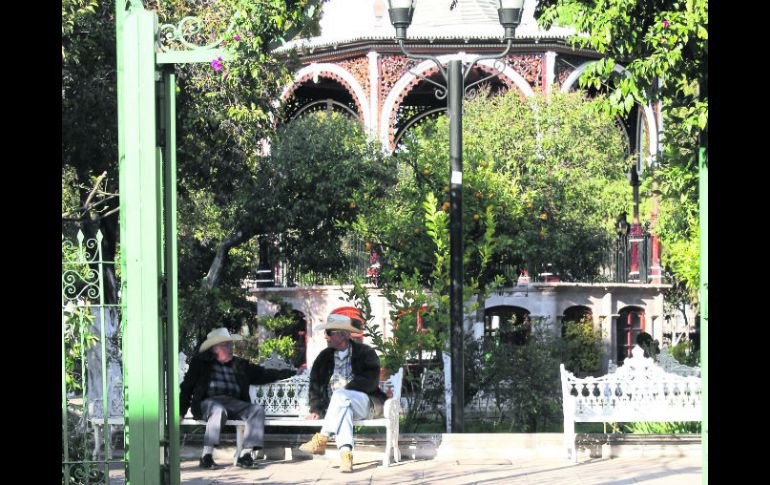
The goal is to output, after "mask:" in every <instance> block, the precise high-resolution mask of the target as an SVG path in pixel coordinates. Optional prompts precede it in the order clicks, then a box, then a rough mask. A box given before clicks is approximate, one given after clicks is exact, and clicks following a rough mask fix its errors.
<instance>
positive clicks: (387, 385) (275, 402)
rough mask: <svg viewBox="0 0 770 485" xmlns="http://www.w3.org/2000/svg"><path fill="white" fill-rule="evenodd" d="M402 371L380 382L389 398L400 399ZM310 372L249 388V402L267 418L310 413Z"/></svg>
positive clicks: (301, 415) (381, 387)
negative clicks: (259, 406)
mask: <svg viewBox="0 0 770 485" xmlns="http://www.w3.org/2000/svg"><path fill="white" fill-rule="evenodd" d="M403 377H404V369H403V368H402V369H399V370H398V372H397V373H395V374H393V375H392V376H391V377H390V378H388V379H387V380H384V381H380V389H382V391H383V392H385V394H387V395H388V397H389V398H391V397H392V398H393V399H397V400H400V399H401V383H402V381H403ZM309 386H310V372H309V371H307V370H306V371H305V372H304V373H302V374H300V375H296V376H292V377H289V378H288V379H283V380H280V381H276V382H272V383H270V384H263V385H261V386H251V387H250V388H249V394H250V396H251V402H256V403H259V404H261V405H262V406H263V407H264V408H265V415H267V416H300V417H304V416H306V415H308V414H309V413H310V408H309V404H308V403H309Z"/></svg>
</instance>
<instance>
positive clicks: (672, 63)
mask: <svg viewBox="0 0 770 485" xmlns="http://www.w3.org/2000/svg"><path fill="white" fill-rule="evenodd" d="M538 21H539V22H540V23H541V25H543V26H545V27H548V26H550V25H553V24H560V25H569V26H573V27H574V28H575V29H576V30H577V31H578V32H580V33H581V34H582V35H575V36H573V37H572V39H571V41H572V42H573V43H574V44H575V45H578V46H581V47H589V48H592V49H595V50H596V51H598V52H600V53H602V54H603V55H604V56H605V57H604V58H603V59H601V60H600V61H599V62H597V63H596V64H593V65H591V66H590V67H589V68H588V69H586V71H585V73H584V74H583V75H582V76H581V79H580V84H581V86H592V87H594V88H597V89H598V88H599V87H600V86H606V87H607V88H608V89H609V92H610V94H609V96H608V97H607V101H606V103H605V104H604V105H603V106H604V107H605V108H606V109H607V110H608V111H610V112H613V113H621V114H622V113H627V112H628V110H629V109H630V108H631V107H632V106H633V104H634V103H635V102H636V103H642V104H647V102H649V101H656V100H660V101H661V110H662V113H663V118H664V125H665V130H664V132H663V141H664V151H663V153H661V154H659V156H658V160H657V162H656V163H657V166H656V167H655V174H654V179H653V178H649V179H648V180H647V181H646V184H645V185H646V187H645V189H646V190H647V193H648V195H652V194H657V195H658V196H659V197H660V219H659V221H658V224H659V225H658V227H656V232H657V233H658V234H659V235H660V238H661V244H662V246H663V248H664V253H663V255H662V258H663V262H664V265H666V266H667V267H668V269H669V271H670V272H671V273H672V275H673V276H674V278H676V279H677V280H679V281H682V282H684V283H685V284H686V286H687V287H688V288H691V290H692V291H691V293H690V298H691V301H693V302H697V288H698V285H699V277H698V272H699V269H698V264H699V263H698V257H697V255H698V250H699V240H698V233H697V231H698V226H699V219H698V180H697V173H698V165H697V159H698V148H699V147H700V146H701V144H702V145H703V146H704V147H706V149H708V137H707V136H704V135H706V134H707V131H708V1H707V0H650V1H644V2H639V1H637V0H605V1H602V2H595V1H593V0H543V1H541V2H540V3H539V4H538ZM616 64H623V65H624V67H625V68H626V70H627V75H617V74H613V72H612V69H613V67H614V66H615V65H616Z"/></svg>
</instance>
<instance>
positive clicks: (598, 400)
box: [560, 346, 702, 462]
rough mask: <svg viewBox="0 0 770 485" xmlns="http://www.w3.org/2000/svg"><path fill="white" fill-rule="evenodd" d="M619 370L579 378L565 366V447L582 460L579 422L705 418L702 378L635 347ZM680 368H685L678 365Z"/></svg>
mask: <svg viewBox="0 0 770 485" xmlns="http://www.w3.org/2000/svg"><path fill="white" fill-rule="evenodd" d="M631 353H632V357H629V358H627V359H626V360H625V361H624V362H623V364H622V365H621V366H620V367H618V368H617V370H616V371H615V372H614V373H611V374H607V375H604V376H601V377H590V376H589V377H585V378H577V377H575V376H574V374H572V373H571V372H569V371H567V370H566V369H565V368H564V364H561V365H560V368H561V388H562V400H563V405H564V446H565V448H566V450H567V458H568V459H571V460H572V461H573V462H576V461H577V452H576V451H577V450H576V446H575V423H576V422H578V423H586V422H592V423H602V422H640V421H664V422H677V421H700V420H701V416H702V412H701V379H700V377H699V376H693V375H679V374H677V373H675V372H669V371H667V370H665V369H663V368H662V367H660V366H659V365H657V364H656V363H655V362H654V361H653V360H652V359H650V358H647V357H644V351H643V350H642V348H641V347H639V346H635V347H634V348H633V350H632V351H631ZM677 370H680V371H681V369H677Z"/></svg>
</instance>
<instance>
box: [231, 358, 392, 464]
mask: <svg viewBox="0 0 770 485" xmlns="http://www.w3.org/2000/svg"><path fill="white" fill-rule="evenodd" d="M403 378H404V369H403V368H402V369H399V370H398V372H397V373H395V374H393V375H392V376H391V377H390V378H389V379H387V380H385V381H381V382H380V389H382V390H383V392H385V393H386V394H387V395H388V399H387V400H386V401H385V405H384V409H383V417H381V418H375V419H361V420H356V421H354V422H353V424H354V425H356V426H375V427H384V428H385V454H384V456H383V459H382V465H383V466H386V467H387V466H389V465H390V458H391V456H393V458H394V461H395V462H396V463H398V462H399V461H400V460H401V450H400V449H399V447H398V434H399V415H400V414H401V384H402V382H403ZM309 384H310V374H309V372H305V373H304V374H300V375H298V376H293V377H290V378H288V379H284V380H282V381H277V382H273V383H271V384H264V385H262V386H251V389H249V392H250V394H251V401H252V402H257V403H259V404H261V405H262V406H263V407H264V408H265V426H290V427H297V426H306V427H316V428H320V427H321V426H322V425H323V420H318V419H305V416H307V415H308V414H310V409H309V407H308V403H309V394H308V393H309V389H308V388H309ZM241 443H242V442H241V441H238V446H237V447H238V450H240V449H241Z"/></svg>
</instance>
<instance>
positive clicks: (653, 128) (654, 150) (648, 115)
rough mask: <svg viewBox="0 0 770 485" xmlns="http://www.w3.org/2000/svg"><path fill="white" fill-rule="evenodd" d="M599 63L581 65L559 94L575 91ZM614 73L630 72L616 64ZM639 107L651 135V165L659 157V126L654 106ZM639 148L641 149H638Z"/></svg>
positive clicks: (638, 141)
mask: <svg viewBox="0 0 770 485" xmlns="http://www.w3.org/2000/svg"><path fill="white" fill-rule="evenodd" d="M596 62H598V61H587V62H584V63H583V64H581V65H579V66H578V67H577V69H575V70H574V71H572V73H570V75H569V76H568V77H567V79H565V80H564V84H562V85H561V88H559V92H561V93H567V92H569V91H571V90H572V89H575V87H576V85H577V81H578V79H580V76H581V75H582V74H583V72H585V70H586V69H587V68H588V66H590V65H591V64H595V63H596ZM612 70H613V72H616V73H618V74H621V75H627V74H628V70H627V69H626V68H625V67H623V66H621V65H620V64H615V67H613V68H612ZM639 107H640V108H642V111H643V113H644V120H645V126H646V127H647V133H648V134H649V145H650V146H649V148H650V160H649V161H648V163H649V164H652V163H654V162H655V159H656V158H657V156H658V129H657V124H656V123H655V112H654V111H653V109H652V106H650V104H649V103H648V104H646V105H642V104H641V103H639ZM639 144H640V137H639V136H637V145H639ZM638 148H639V147H638Z"/></svg>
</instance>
